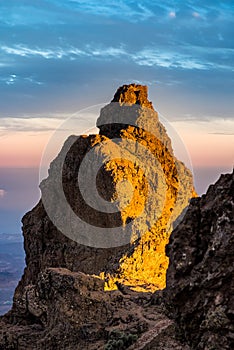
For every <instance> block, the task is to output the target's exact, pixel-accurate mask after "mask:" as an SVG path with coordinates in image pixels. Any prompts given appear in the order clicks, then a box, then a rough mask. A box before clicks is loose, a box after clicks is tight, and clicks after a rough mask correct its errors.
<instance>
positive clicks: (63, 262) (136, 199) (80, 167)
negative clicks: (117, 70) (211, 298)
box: [13, 84, 194, 313]
mask: <svg viewBox="0 0 234 350" xmlns="http://www.w3.org/2000/svg"><path fill="white" fill-rule="evenodd" d="M97 126H98V127H99V128H100V134H99V135H88V136H78V137H76V136H71V137H69V138H68V140H67V141H66V142H65V144H64V146H63V148H62V150H61V152H60V153H59V155H58V156H57V157H56V159H55V160H54V161H53V162H52V163H51V165H50V169H49V176H48V178H47V179H45V180H43V181H42V183H41V185H40V188H41V191H42V200H40V202H39V203H38V204H37V206H36V207H35V208H34V209H33V210H32V211H30V212H29V213H27V214H26V215H25V216H24V218H23V233H24V240H25V250H26V262H27V267H26V269H25V273H24V276H23V277H22V280H21V282H20V284H19V286H18V288H17V290H16V293H15V301H16V302H15V304H14V307H13V310H16V309H17V310H18V311H17V312H19V313H22V312H23V313H24V312H26V309H27V305H26V303H25V300H24V294H25V290H26V289H27V286H28V285H33V284H35V283H36V282H37V279H38V276H39V274H40V272H41V271H43V270H45V269H46V268H50V267H63V268H67V269H69V270H71V271H74V272H76V271H81V272H83V273H88V274H96V275H99V276H101V278H102V279H104V280H105V282H106V286H105V288H106V289H113V288H116V284H115V282H119V283H122V284H126V285H128V286H131V287H132V288H133V289H138V290H151V291H152V290H156V289H160V288H164V287H165V279H166V269H167V266H168V258H167V257H166V255H165V245H166V243H167V242H168V239H169V236H170V232H171V229H172V223H173V222H174V221H175V219H176V218H177V217H178V215H179V214H180V213H181V212H182V211H183V209H184V208H185V207H186V206H187V205H188V202H189V200H190V198H191V197H192V196H193V195H194V189H193V179H192V175H191V173H190V171H189V170H188V169H187V168H186V167H185V165H184V164H183V163H182V162H180V161H179V160H178V159H176V157H175V156H174V154H173V150H172V146H171V140H170V138H169V137H168V135H167V132H166V129H165V128H164V126H163V125H162V124H161V122H160V121H159V118H158V114H157V112H156V111H155V110H154V109H153V106H152V103H151V102H149V101H148V98H147V87H146V86H141V85H135V84H131V85H124V86H122V87H121V88H119V89H118V90H117V92H116V93H115V95H114V99H113V101H112V102H111V103H110V104H108V105H107V106H105V107H104V108H102V110H101V112H100V116H99V118H98V119H97ZM77 179H78V181H77ZM68 204H69V205H68ZM19 305H21V306H20V310H19V309H18V308H19Z"/></svg>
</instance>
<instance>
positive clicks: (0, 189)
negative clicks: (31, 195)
mask: <svg viewBox="0 0 234 350" xmlns="http://www.w3.org/2000/svg"><path fill="white" fill-rule="evenodd" d="M5 195H6V191H5V190H3V189H2V188H0V199H1V198H3V197H5Z"/></svg>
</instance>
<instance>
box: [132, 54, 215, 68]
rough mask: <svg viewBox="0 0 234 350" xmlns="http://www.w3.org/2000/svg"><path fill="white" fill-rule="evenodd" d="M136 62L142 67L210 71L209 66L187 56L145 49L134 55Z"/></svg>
mask: <svg viewBox="0 0 234 350" xmlns="http://www.w3.org/2000/svg"><path fill="white" fill-rule="evenodd" d="M133 59H134V61H135V62H136V63H137V64H138V65H140V66H150V67H151V66H155V65H156V66H159V67H163V68H182V69H202V70H203V69H209V68H210V67H209V64H208V63H206V62H201V61H199V60H198V59H195V58H193V57H191V56H188V55H186V54H179V53H176V52H167V51H164V52H163V51H159V50H152V49H144V50H142V51H140V52H137V53H136V54H133Z"/></svg>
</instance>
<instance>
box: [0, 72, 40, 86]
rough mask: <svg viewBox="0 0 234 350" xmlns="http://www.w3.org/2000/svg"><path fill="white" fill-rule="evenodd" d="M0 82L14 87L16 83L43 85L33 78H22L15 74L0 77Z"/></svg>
mask: <svg viewBox="0 0 234 350" xmlns="http://www.w3.org/2000/svg"><path fill="white" fill-rule="evenodd" d="M0 82H3V83H5V84H6V85H15V84H17V83H22V82H23V83H30V84H36V85H43V82H41V81H39V80H37V79H36V78H35V77H34V76H28V77H22V76H19V75H16V74H9V75H8V76H5V77H4V76H3V77H0Z"/></svg>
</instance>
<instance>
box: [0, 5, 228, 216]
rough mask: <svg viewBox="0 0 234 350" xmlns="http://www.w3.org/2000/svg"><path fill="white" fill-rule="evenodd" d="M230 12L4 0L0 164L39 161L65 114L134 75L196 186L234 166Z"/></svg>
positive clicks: (106, 97)
mask: <svg viewBox="0 0 234 350" xmlns="http://www.w3.org/2000/svg"><path fill="white" fill-rule="evenodd" d="M233 17H234V2H233V1H217V0H212V1H211V0H208V1H200V0H198V1H169V0H166V1H155V0H151V1H150V0H144V1H143V0H142V1H133V0H132V1H130V0H125V1H123V0H118V1H116V0H110V1H107V0H102V1H99V0H89V1H85V0H83V1H82V0H72V1H71V0H70V1H69V0H67V1H63V0H47V1H40V0H39V1H36V0H34V1H33V0H21V1H17V0H14V1H13V0H8V1H3V0H2V1H1V0H0V96H1V98H0V167H2V168H3V167H5V168H6V167H9V168H14V167H17V168H19V167H24V168H26V167H38V166H39V158H40V155H41V153H42V150H43V147H44V146H45V145H46V140H48V138H49V137H50V134H51V133H52V132H53V130H54V129H55V128H56V127H57V126H58V125H59V123H60V122H61V121H63V120H65V119H66V118H67V117H69V116H70V115H71V114H72V113H75V112H76V111H78V110H80V109H82V108H85V107H88V106H91V105H95V104H97V103H104V102H108V101H110V100H111V99H112V97H113V94H114V92H115V90H116V89H117V87H118V86H120V85H122V84H124V83H131V82H138V83H142V84H146V85H148V86H149V95H150V99H151V100H152V101H153V104H154V106H155V108H156V109H157V110H158V111H159V112H161V113H162V114H163V115H164V116H165V117H166V118H167V119H168V120H169V121H170V122H171V123H172V124H173V126H174V127H175V128H176V130H177V132H178V133H179V134H180V135H181V137H182V139H183V140H184V143H185V145H186V147H187V148H188V150H189V152H190V155H191V159H192V162H193V164H194V167H197V168H199V169H202V170H201V171H200V170H199V171H200V172H199V174H203V175H202V176H203V178H202V179H201V178H200V179H199V181H200V183H199V181H198V180H196V181H197V182H198V186H200V188H202V189H201V190H200V191H201V192H202V191H203V190H204V188H205V184H208V183H209V182H210V178H211V180H213V178H212V176H211V175H210V174H216V175H215V176H217V174H218V173H220V171H221V170H223V169H225V170H228V169H231V166H232V164H233V158H234V155H233V151H232V150H233V148H234V141H233V139H234V138H233V135H234V117H233V92H234V64H233V62H234V40H233V38H234V26H233ZM11 148H12V149H13V150H11ZM206 166H207V167H209V169H210V168H213V169H214V171H213V173H212V172H210V170H209V171H208V170H207V171H206V170H205V168H206ZM9 171H10V170H9ZM4 174H5V173H4ZM206 174H207V176H206ZM208 174H209V175H208ZM34 176H35V175H34ZM201 183H202V184H203V185H202V186H203V187H202V186H201ZM5 187H7V176H6V175H4V183H0V201H3V200H4V201H5V200H6V193H7V191H6V189H5ZM19 191H20V185H19ZM32 197H33V198H34V197H35V196H32ZM3 198H4V199H3ZM0 204H1V203H0ZM9 205H10V204H9ZM2 207H4V205H3V204H2ZM12 208H13V204H12ZM8 209H9V208H8ZM22 210H23V209H22Z"/></svg>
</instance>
